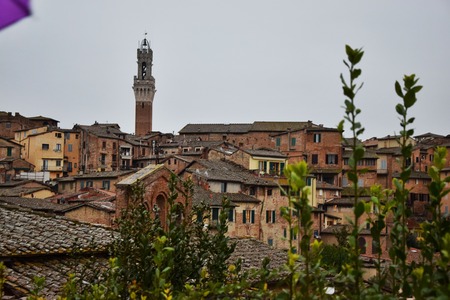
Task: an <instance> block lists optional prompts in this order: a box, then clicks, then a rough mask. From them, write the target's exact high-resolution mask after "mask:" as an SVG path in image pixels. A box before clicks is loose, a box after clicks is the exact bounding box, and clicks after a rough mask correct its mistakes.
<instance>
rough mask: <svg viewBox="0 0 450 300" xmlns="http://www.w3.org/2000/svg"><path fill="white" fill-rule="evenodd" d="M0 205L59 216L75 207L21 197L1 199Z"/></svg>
mask: <svg viewBox="0 0 450 300" xmlns="http://www.w3.org/2000/svg"><path fill="white" fill-rule="evenodd" d="M0 203H4V204H11V205H15V206H20V207H24V208H29V209H31V210H34V211H42V212H50V213H57V214H59V213H62V212H63V211H64V210H65V209H66V208H69V207H71V206H74V205H73V204H72V205H69V204H57V203H52V202H50V201H48V200H45V199H36V198H21V197H0Z"/></svg>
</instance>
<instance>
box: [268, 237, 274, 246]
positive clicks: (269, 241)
mask: <svg viewBox="0 0 450 300" xmlns="http://www.w3.org/2000/svg"><path fill="white" fill-rule="evenodd" d="M267 244H269V246H273V239H271V238H269V239H267Z"/></svg>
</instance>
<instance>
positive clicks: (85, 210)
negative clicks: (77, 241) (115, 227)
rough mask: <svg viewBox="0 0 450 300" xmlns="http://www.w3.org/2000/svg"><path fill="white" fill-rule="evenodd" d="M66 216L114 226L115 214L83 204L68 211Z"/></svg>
mask: <svg viewBox="0 0 450 300" xmlns="http://www.w3.org/2000/svg"><path fill="white" fill-rule="evenodd" d="M64 216H65V217H67V218H69V219H73V220H78V221H81V222H87V223H91V224H102V225H105V226H112V219H113V216H114V214H113V213H109V212H106V211H103V210H100V209H94V208H92V207H89V206H82V207H79V208H77V209H74V210H71V211H68V212H66V213H65V214H64Z"/></svg>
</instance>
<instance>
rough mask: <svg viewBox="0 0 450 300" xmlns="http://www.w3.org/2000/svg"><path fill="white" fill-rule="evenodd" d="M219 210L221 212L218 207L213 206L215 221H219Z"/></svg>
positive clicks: (213, 218)
mask: <svg viewBox="0 0 450 300" xmlns="http://www.w3.org/2000/svg"><path fill="white" fill-rule="evenodd" d="M219 212H220V210H219V208H217V207H213V208H212V216H211V219H212V221H213V222H218V221H219Z"/></svg>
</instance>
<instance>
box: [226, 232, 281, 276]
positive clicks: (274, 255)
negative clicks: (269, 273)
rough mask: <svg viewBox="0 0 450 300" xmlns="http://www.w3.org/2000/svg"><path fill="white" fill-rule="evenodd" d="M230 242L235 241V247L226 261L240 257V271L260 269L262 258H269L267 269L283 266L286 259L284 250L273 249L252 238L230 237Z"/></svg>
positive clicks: (234, 261) (235, 260)
mask: <svg viewBox="0 0 450 300" xmlns="http://www.w3.org/2000/svg"><path fill="white" fill-rule="evenodd" d="M230 242H232V243H233V242H234V243H236V248H235V250H234V252H233V253H232V254H231V256H230V258H229V259H228V261H227V262H228V263H236V262H237V261H238V260H239V259H241V267H242V271H244V272H245V271H249V270H251V269H260V268H261V266H262V262H263V260H264V258H266V257H267V258H269V259H270V263H269V266H268V267H269V269H271V270H278V269H281V268H283V266H284V265H285V263H286V261H287V253H286V252H285V251H284V250H280V249H275V248H273V247H271V246H269V245H268V244H266V243H263V242H261V241H259V240H256V239H254V238H231V239H230Z"/></svg>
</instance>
